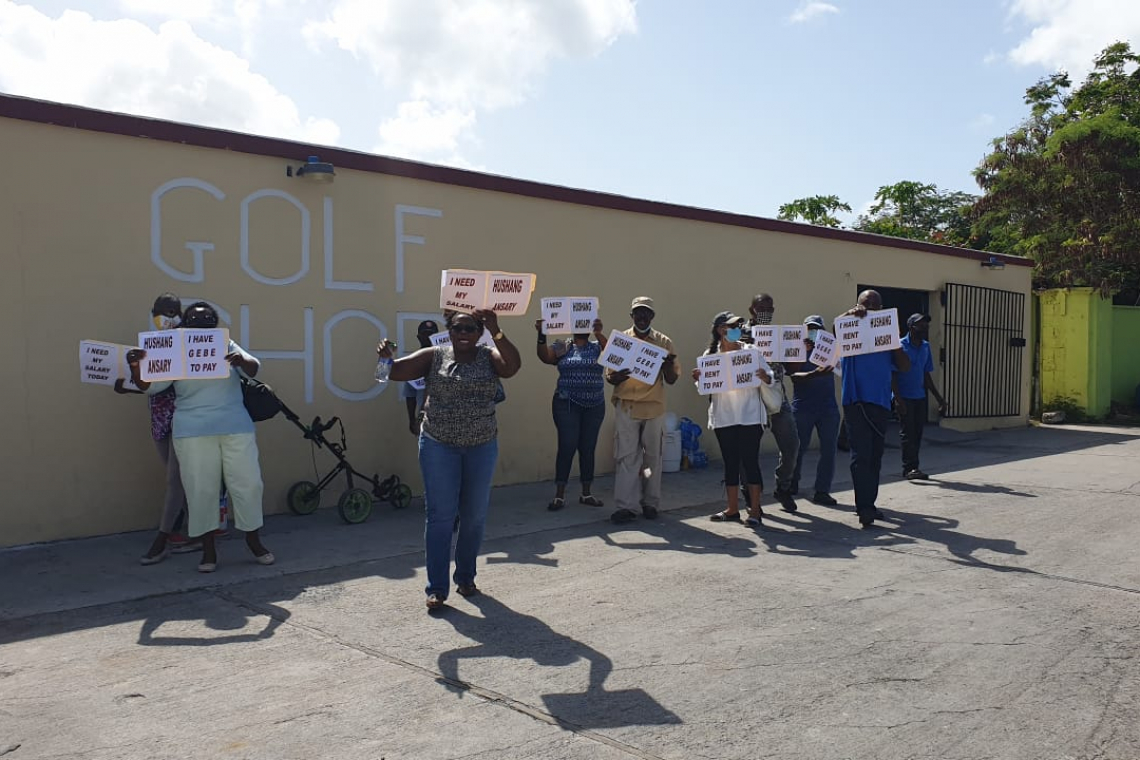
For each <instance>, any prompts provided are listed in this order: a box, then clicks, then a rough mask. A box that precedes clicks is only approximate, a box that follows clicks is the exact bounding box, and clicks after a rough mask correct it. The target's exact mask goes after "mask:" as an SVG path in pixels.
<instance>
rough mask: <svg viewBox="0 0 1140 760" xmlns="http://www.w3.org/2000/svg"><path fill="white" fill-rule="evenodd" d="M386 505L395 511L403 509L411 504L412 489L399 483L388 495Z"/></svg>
mask: <svg viewBox="0 0 1140 760" xmlns="http://www.w3.org/2000/svg"><path fill="white" fill-rule="evenodd" d="M388 503H390V504H391V505H392V506H393V507H395V508H396V509H403V508H404V507H406V506H408V505H409V504H411V503H412V489H411V488H410V487H408V486H406V485H404V484H403V483H401V484H400V485H398V486H396V487H395V488H393V489H392V492H391V493H390V494H388Z"/></svg>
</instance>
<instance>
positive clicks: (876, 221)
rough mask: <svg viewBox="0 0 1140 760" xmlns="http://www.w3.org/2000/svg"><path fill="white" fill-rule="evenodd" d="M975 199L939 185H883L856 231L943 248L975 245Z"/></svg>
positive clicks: (916, 183)
mask: <svg viewBox="0 0 1140 760" xmlns="http://www.w3.org/2000/svg"><path fill="white" fill-rule="evenodd" d="M976 200H977V197H976V196H973V195H970V194H969V193H963V192H959V191H944V190H939V189H938V186H937V185H930V184H924V183H922V182H913V181H910V180H904V181H902V182H896V183H895V184H893V185H884V186H882V187H880V188H879V191H878V192H877V193H875V203H874V205H873V206H871V208H870V209H868V211H867V213H866V214H862V215H860V217H859V218H858V219H857V220H856V222H855V224H854V226H853V229H856V230H859V231H860V232H874V233H876V234H879V235H890V236H891V237H901V238H909V239H911V240H924V241H926V242H929V243H941V244H943V245H955V246H968V245H972V244H975V243H976V241H975V240H974V238H973V236H972V235H971V216H970V214H971V209H972V206H973V204H974V202H975V201H976Z"/></svg>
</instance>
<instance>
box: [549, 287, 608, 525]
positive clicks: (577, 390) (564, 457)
mask: <svg viewBox="0 0 1140 760" xmlns="http://www.w3.org/2000/svg"><path fill="white" fill-rule="evenodd" d="M596 311H597V308H596V306H595V313H596ZM544 323H545V324H549V321H548V320H543V319H539V320H536V321H535V323H534V327H535V329H536V330H537V331H538V346H537V353H538V358H539V361H541V362H542V363H543V364H550V365H553V366H555V367H558V385H557V386H556V387H555V389H554V399H553V400H552V401H551V413H552V414H553V415H554V427H555V428H556V429H557V430H558V453H557V455H556V456H555V463H554V488H555V492H554V499H553V500H551V502H550V503H549V504H547V505H546V508H547V509H549V510H551V511H556V510H559V509H562V508H563V507H564V506H566V483H567V481H569V480H570V466H571V465H572V464H573V463H574V452H577V453H578V482H579V483H580V484H581V486H582V495H581V496H579V497H578V503H580V504H587V505H589V506H591V507H600V506H602V500H601V499H599V498H598V497H597V496H594V495H593V494H592V493H591V492H590V491H591V488H592V486H593V483H594V450H595V449H596V448H597V447H598V432H599V431H600V430H601V429H602V422H603V421H604V420H605V419H606V383H605V380H603V378H602V371H603V367H602V365H601V364H599V363H598V359H599V358H600V357H601V355H602V351H603V350H604V349H605V347H606V341H607V339H606V335H605V333H604V332H603V329H604V328H603V326H602V320H600V319H594V320H593V324H592V325H591V328H592V330H593V333H594V341H591V340H590V333H588V332H586V333H575V334H574V336H573V339H572V340H569V341H566V340H556V341H554V343H552V344H549V345H548V344H547V338H546V333H545V332H543V327H544Z"/></svg>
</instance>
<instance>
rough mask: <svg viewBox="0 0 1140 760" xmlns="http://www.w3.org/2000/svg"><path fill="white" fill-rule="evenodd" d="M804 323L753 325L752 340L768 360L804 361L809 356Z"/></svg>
mask: <svg viewBox="0 0 1140 760" xmlns="http://www.w3.org/2000/svg"><path fill="white" fill-rule="evenodd" d="M804 334H805V330H804V326H803V325H753V326H752V341H753V345H754V346H755V347H756V349H757V350H758V351H760V353H761V354H763V355H764V360H765V361H768V362H790V363H794V362H802V361H803V360H804V357H805V356H807V349H806V348H805V347H804Z"/></svg>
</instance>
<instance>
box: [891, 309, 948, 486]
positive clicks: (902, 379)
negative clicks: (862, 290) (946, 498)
mask: <svg viewBox="0 0 1140 760" xmlns="http://www.w3.org/2000/svg"><path fill="white" fill-rule="evenodd" d="M906 325H907V334H906V337H904V338H903V339H902V341H901V345H902V350H903V351H905V352H906V355H907V356H908V357H910V371H908V372H900V371H898V370H895V373H894V393H895V411H896V412H898V415H899V443H900V444H901V446H902V466H903V469H902V472H903V477H904V478H906V479H907V480H926V479H927V475H926V473H925V472H923V471H922V469H921V468H920V467H919V466H918V465H919V462H918V451H919V449H920V448H921V447H922V429H923V427H924V426H925V425H926V392H927V391H930V393H932V394H933V395H934V398H935V400H937V401H938V411H939V413H941V414H945V413H946V400H945V399H943V398H942V394H941V393H939V392H938V388H937V387H936V386H935V385H934V380H933V379H931V377H930V373H931V372H933V371H934V357H933V355H932V354H931V351H930V343H928V342H927V340H926V334H927V332H928V331H929V330H930V315H929V314H911V315H910V318H909V319H907V321H906Z"/></svg>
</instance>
